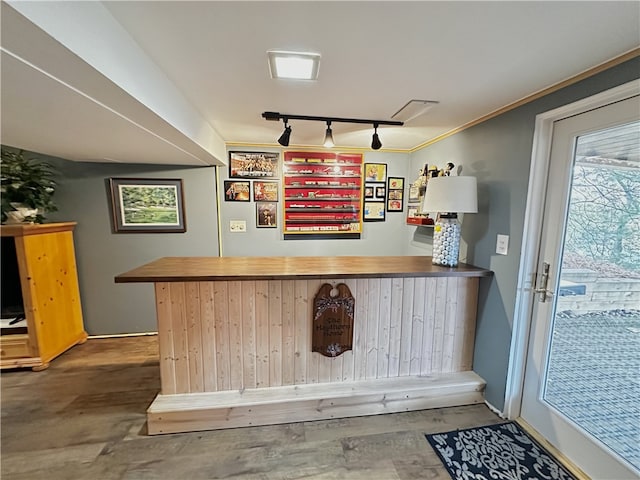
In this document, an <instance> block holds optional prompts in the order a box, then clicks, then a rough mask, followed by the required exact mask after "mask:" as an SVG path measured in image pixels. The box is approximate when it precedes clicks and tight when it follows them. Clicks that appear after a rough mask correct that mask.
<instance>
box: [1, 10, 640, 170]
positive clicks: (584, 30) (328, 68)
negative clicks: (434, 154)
mask: <svg viewBox="0 0 640 480" xmlns="http://www.w3.org/2000/svg"><path fill="white" fill-rule="evenodd" d="M639 45H640V2H635V1H633V2H595V1H587V2H578V1H571V2H482V1H474V2H453V1H451V2H418V1H414V2H398V1H393V2H378V1H373V2H367V1H357V2H337V1H336V2H333V1H329V2H325V1H320V2H311V1H304V2H270V1H262V2H244V1H229V2H217V1H198V2H186V1H159V2H153V1H140V2H134V1H121V2H57V1H49V2H20V1H18V2H14V1H8V2H3V3H2V57H1V61H2V99H1V100H2V112H1V113H2V125H1V128H2V130H1V134H2V143H3V144H5V145H11V146H15V147H20V148H25V149H28V150H32V151H36V152H40V153H46V154H49V155H54V156H58V157H62V158H68V159H71V160H77V161H118V162H127V163H165V164H191V165H203V164H204V165H208V164H217V163H220V162H226V153H225V149H224V147H225V144H227V145H228V144H229V143H231V144H233V145H234V146H236V145H237V144H250V145H264V144H270V145H274V146H277V143H276V140H277V138H278V137H279V135H280V133H281V132H282V128H283V125H282V123H281V122H267V121H265V120H264V119H263V118H262V117H261V114H262V112H264V111H277V112H281V113H290V114H299V115H314V116H332V117H351V118H367V119H390V118H391V116H392V115H393V113H394V112H396V111H397V110H398V109H399V108H400V107H401V106H402V105H404V104H405V103H406V102H407V101H408V100H411V99H425V100H437V101H439V102H440V103H439V104H438V105H437V106H436V107H434V108H432V109H431V110H430V111H429V112H428V113H427V114H426V115H424V116H422V117H419V118H417V119H415V120H412V121H410V122H408V123H407V124H405V126H403V127H381V128H380V130H379V133H380V138H381V140H382V143H383V149H393V150H403V151H410V150H411V149H414V148H416V147H418V146H419V145H421V144H423V143H425V142H427V141H429V140H430V139H433V138H435V137H437V136H439V135H441V134H443V133H446V132H448V131H451V130H452V129H455V128H457V127H460V126H462V125H464V124H466V123H468V122H471V121H473V120H475V119H478V118H480V117H482V116H485V115H487V114H489V113H491V112H493V111H495V110H498V109H500V108H501V107H504V106H506V105H509V104H511V103H513V102H516V101H518V100H520V99H522V98H524V97H527V96H529V95H531V94H532V93H534V92H537V91H540V90H542V89H544V88H546V87H549V86H551V85H554V84H557V83H559V82H561V81H563V80H565V79H568V78H570V77H573V76H575V75H577V74H580V73H581V72H584V71H586V70H588V69H590V68H592V67H594V66H597V65H600V64H602V63H604V62H606V61H608V60H611V59H613V58H615V57H617V56H619V55H621V54H624V53H626V52H629V51H631V50H633V49H635V48H638V46H639ZM271 49H278V50H294V51H300V50H304V51H312V52H317V53H320V54H321V55H322V59H321V63H320V74H319V78H318V80H317V81H313V82H304V81H283V80H273V79H271V78H270V76H269V69H268V64H267V55H266V51H267V50H271ZM291 126H292V127H293V133H292V136H291V147H295V146H296V145H305V146H313V145H315V146H317V145H320V144H321V142H322V137H323V134H324V128H325V127H324V125H323V124H320V123H317V122H305V121H292V122H291ZM333 127H334V138H335V140H336V144H337V145H338V146H342V147H356V148H368V146H369V145H370V143H371V134H372V133H373V132H372V129H371V128H370V127H369V126H366V125H356V124H341V123H334V125H333Z"/></svg>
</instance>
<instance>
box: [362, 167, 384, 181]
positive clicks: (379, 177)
mask: <svg viewBox="0 0 640 480" xmlns="http://www.w3.org/2000/svg"><path fill="white" fill-rule="evenodd" d="M364 179H365V181H366V182H385V181H386V180H387V164H386V163H365V164H364Z"/></svg>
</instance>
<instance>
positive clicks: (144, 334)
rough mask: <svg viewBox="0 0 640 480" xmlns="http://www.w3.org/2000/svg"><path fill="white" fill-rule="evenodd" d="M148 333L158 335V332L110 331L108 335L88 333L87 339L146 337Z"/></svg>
mask: <svg viewBox="0 0 640 480" xmlns="http://www.w3.org/2000/svg"><path fill="white" fill-rule="evenodd" d="M149 335H158V332H141V333H112V334H109V335H89V337H88V338H89V340H91V339H94V338H95V339H100V338H124V337H146V336H149Z"/></svg>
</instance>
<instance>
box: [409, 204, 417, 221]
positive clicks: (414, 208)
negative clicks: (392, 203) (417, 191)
mask: <svg viewBox="0 0 640 480" xmlns="http://www.w3.org/2000/svg"><path fill="white" fill-rule="evenodd" d="M417 216H418V206H417V205H409V206H408V207H407V218H415V217H417Z"/></svg>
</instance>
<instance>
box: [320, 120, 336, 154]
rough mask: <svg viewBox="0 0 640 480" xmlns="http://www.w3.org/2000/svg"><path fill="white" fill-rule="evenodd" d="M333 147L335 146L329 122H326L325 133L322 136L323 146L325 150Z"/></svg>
mask: <svg viewBox="0 0 640 480" xmlns="http://www.w3.org/2000/svg"><path fill="white" fill-rule="evenodd" d="M335 145H336V144H335V143H334V142H333V132H332V131H331V122H330V121H327V131H326V133H325V134H324V143H323V146H324V147H325V148H333V147H335Z"/></svg>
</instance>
